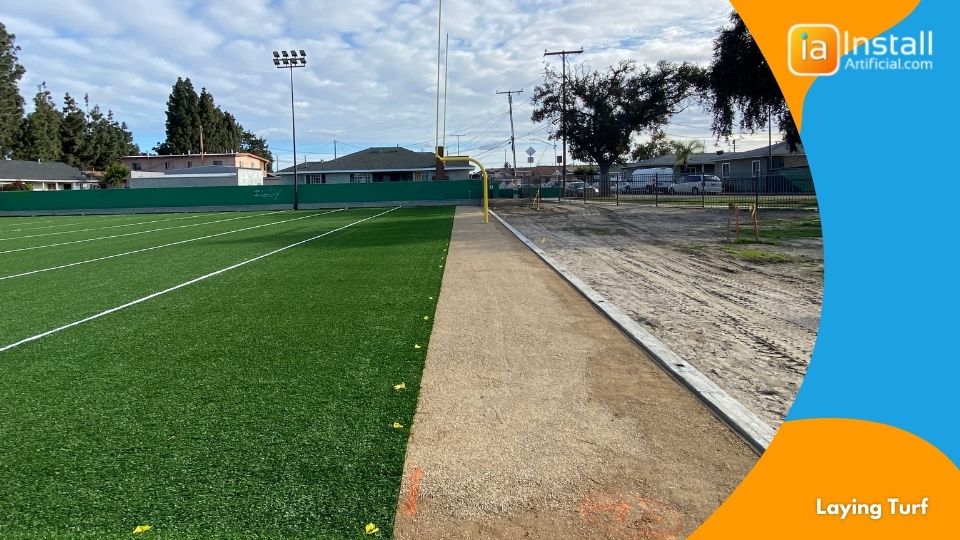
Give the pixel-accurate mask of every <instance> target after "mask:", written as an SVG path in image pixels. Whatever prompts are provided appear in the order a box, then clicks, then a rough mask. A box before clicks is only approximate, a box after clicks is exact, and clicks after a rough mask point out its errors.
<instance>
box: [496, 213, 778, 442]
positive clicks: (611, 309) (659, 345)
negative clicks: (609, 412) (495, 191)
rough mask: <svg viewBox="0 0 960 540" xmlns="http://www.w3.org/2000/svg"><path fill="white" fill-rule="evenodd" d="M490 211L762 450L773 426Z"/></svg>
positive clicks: (722, 417) (669, 371)
mask: <svg viewBox="0 0 960 540" xmlns="http://www.w3.org/2000/svg"><path fill="white" fill-rule="evenodd" d="M490 215H491V216H493V217H495V218H496V219H497V221H499V222H500V223H501V224H503V226H504V227H506V228H507V230H509V231H510V232H511V233H513V235H514V236H516V237H517V238H518V239H519V240H520V241H521V242H523V243H524V244H526V246H527V247H528V248H530V249H531V250H532V251H533V252H534V253H536V254H537V256H539V257H540V258H541V259H542V260H543V262H545V263H547V265H548V266H550V267H551V268H553V270H554V271H555V272H557V273H558V274H560V276H561V277H563V279H565V280H566V281H567V282H568V283H570V285H572V286H573V288H574V289H576V290H577V291H578V292H580V294H582V295H583V296H584V297H585V298H586V299H587V300H589V301H590V303H592V304H593V305H594V307H596V308H597V309H599V310H600V311H601V312H602V313H603V314H604V315H605V316H606V317H607V318H608V319H610V321H611V322H613V324H615V325H616V326H617V327H618V328H620V330H621V331H622V332H623V333H624V334H626V335H627V336H628V337H630V338H631V339H632V340H633V341H634V342H635V343H637V344H638V345H640V347H641V348H643V349H644V350H645V351H646V352H647V354H648V355H649V356H650V358H652V359H653V360H654V361H655V362H656V363H657V364H659V365H660V367H661V368H663V369H664V371H666V372H667V373H668V374H669V375H670V376H671V377H673V378H674V379H676V380H677V381H678V382H679V383H680V384H682V385H683V386H685V387H686V388H687V389H688V390H690V391H691V392H693V394H694V395H695V396H697V397H698V398H699V399H700V400H701V401H702V402H703V403H704V404H705V405H706V406H707V407H708V408H709V409H710V410H711V411H712V412H713V413H714V414H715V415H716V416H717V417H718V418H719V419H720V420H722V421H723V422H724V423H726V424H727V425H729V426H730V428H731V429H733V431H734V432H735V433H736V434H737V435H739V436H740V437H741V438H742V439H743V440H744V441H746V443H747V444H749V445H750V446H751V447H753V449H754V450H755V451H756V452H757V453H763V451H764V450H766V449H767V446H769V445H770V440H771V439H773V435H774V430H773V428H771V427H770V426H768V425H767V424H766V423H765V422H764V421H763V420H761V419H760V418H759V417H758V416H757V415H756V414H754V413H753V412H751V411H750V410H749V409H747V408H746V407H744V406H743V405H742V404H741V403H740V402H739V401H737V400H736V399H734V398H733V397H731V396H730V394H728V393H727V392H726V391H724V390H723V389H722V388H720V387H719V386H717V384H716V383H714V382H713V381H712V380H710V379H709V378H708V377H707V376H706V375H704V374H703V373H701V372H700V370H698V369H697V368H695V367H693V366H692V365H690V363H688V362H686V361H685V360H684V359H683V358H681V357H680V355H678V354H677V353H675V352H673V351H672V350H670V348H669V347H667V346H666V345H664V344H663V342H662V341H660V340H659V339H657V338H656V337H655V336H654V335H653V334H651V333H650V332H648V331H647V330H646V329H645V328H643V327H642V326H641V325H640V324H639V323H637V322H636V321H634V320H633V319H631V318H630V316H629V315H627V314H626V313H624V312H623V311H622V310H621V309H620V308H618V307H617V306H615V305H613V304H611V303H610V302H608V301H607V300H606V299H605V298H604V297H603V296H601V295H600V294H599V293H597V292H596V291H595V290H593V288H591V287H590V286H589V285H587V284H586V283H585V282H583V280H581V279H580V278H578V277H577V276H575V275H574V274H572V273H571V272H570V271H569V270H567V269H566V268H565V267H564V266H563V265H562V264H560V263H559V262H557V261H556V260H554V259H553V258H552V257H550V256H549V255H547V253H546V252H545V251H544V250H542V249H540V247H539V246H537V245H536V244H534V243H533V242H532V241H530V239H529V238H527V237H526V236H524V235H523V233H521V232H520V231H518V230H517V229H515V228H513V226H511V225H510V224H509V223H507V222H506V220H504V219H503V218H501V217H500V216H499V215H497V213H496V212H493V211H490Z"/></svg>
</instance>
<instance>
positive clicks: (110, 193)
mask: <svg viewBox="0 0 960 540" xmlns="http://www.w3.org/2000/svg"><path fill="white" fill-rule="evenodd" d="M298 190H299V200H300V203H301V204H311V203H313V204H339V203H343V204H349V203H377V202H381V201H383V202H402V201H447V200H449V201H463V200H476V201H479V200H480V197H481V195H482V193H483V191H482V184H481V182H480V181H479V180H459V181H441V182H388V183H371V184H301V185H300V186H298ZM267 205H290V206H291V207H292V206H293V186H287V185H284V186H218V187H183V188H151V189H91V190H69V191H4V192H0V213H4V212H70V211H72V210H90V211H96V210H105V211H109V210H118V209H139V208H144V209H146V208H179V209H190V208H202V207H251V206H253V207H256V206H267Z"/></svg>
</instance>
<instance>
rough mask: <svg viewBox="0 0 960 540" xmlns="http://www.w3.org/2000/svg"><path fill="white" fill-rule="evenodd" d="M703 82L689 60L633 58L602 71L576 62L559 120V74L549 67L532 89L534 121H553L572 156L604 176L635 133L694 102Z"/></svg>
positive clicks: (704, 76) (657, 125)
mask: <svg viewBox="0 0 960 540" xmlns="http://www.w3.org/2000/svg"><path fill="white" fill-rule="evenodd" d="M706 82H707V74H706V71H705V70H704V69H703V68H702V67H699V66H696V65H694V64H689V63H682V64H673V63H668V62H659V63H658V64H657V65H656V66H652V67H651V66H643V67H642V68H638V67H637V65H636V63H635V62H633V61H622V62H620V63H619V64H618V65H616V66H611V67H610V68H608V69H607V70H606V71H602V72H601V71H594V72H590V71H588V70H587V69H586V68H585V67H584V66H583V65H578V66H575V67H574V68H573V70H572V74H568V76H567V92H566V104H567V118H566V122H563V103H564V99H563V79H562V76H561V74H560V73H558V72H557V71H556V70H554V69H552V68H550V67H547V68H546V69H545V77H544V82H543V84H541V85H539V86H537V87H536V88H535V89H534V92H533V100H532V102H533V104H534V111H533V115H532V120H533V121H534V122H542V121H545V120H546V121H549V122H550V123H551V124H553V125H554V126H555V130H554V135H553V138H556V139H559V138H561V137H562V136H563V135H564V134H566V136H567V142H568V143H569V144H570V152H571V155H572V156H573V158H574V159H579V160H584V161H588V160H589V161H592V162H594V163H596V164H597V167H598V168H599V169H600V174H601V175H602V176H606V175H607V174H608V172H609V170H610V166H611V165H612V164H613V163H615V162H616V161H617V160H619V159H620V158H621V157H622V156H624V155H626V154H627V153H628V152H629V151H630V143H631V139H632V137H633V135H634V134H637V133H642V132H644V131H649V132H653V133H655V132H656V131H657V130H658V129H659V128H660V127H662V126H663V125H665V124H666V123H667V122H668V121H669V119H670V117H671V116H673V115H674V114H676V113H678V112H680V111H681V110H683V109H684V108H685V107H686V106H687V105H688V104H690V103H692V101H693V100H692V99H691V98H695V97H697V96H699V95H700V92H701V91H702V89H703V88H704V87H705V86H706Z"/></svg>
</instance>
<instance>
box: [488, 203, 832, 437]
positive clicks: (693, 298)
mask: <svg viewBox="0 0 960 540" xmlns="http://www.w3.org/2000/svg"><path fill="white" fill-rule="evenodd" d="M496 211H497V213H498V214H500V215H501V216H502V217H504V218H505V219H506V220H507V221H508V222H509V223H510V224H511V225H513V226H514V227H516V228H517V229H519V230H520V231H521V232H522V233H523V234H524V235H526V236H527V237H528V238H530V240H532V241H534V242H535V243H537V245H539V246H540V247H541V248H543V249H544V250H546V251H547V252H548V253H549V254H550V255H551V256H552V257H554V258H555V259H557V260H558V261H559V262H560V263H562V264H563V265H565V266H566V267H567V268H568V269H570V270H571V271H572V272H573V273H574V274H576V275H577V276H579V277H580V278H581V279H583V280H584V281H586V282H587V283H588V284H589V285H590V286H591V287H593V288H594V289H596V290H597V292H599V293H600V294H602V295H603V296H605V297H606V298H607V299H608V300H610V301H611V302H613V303H614V304H616V305H617V306H618V307H620V308H621V309H622V310H624V311H625V312H627V313H628V314H629V315H630V316H631V317H633V318H634V319H635V320H636V321H637V322H639V323H641V324H643V325H645V326H646V327H647V328H648V329H649V330H650V331H651V333H653V334H654V335H655V336H656V337H657V338H659V339H660V340H661V341H663V342H664V343H665V344H666V345H667V346H668V347H670V348H671V349H673V350H674V351H675V352H677V353H678V354H679V355H680V356H681V357H683V358H684V359H686V360H687V361H689V362H690V363H691V364H693V365H694V366H696V367H697V368H698V369H700V370H701V371H702V372H703V373H704V374H706V375H707V376H708V377H711V378H712V379H713V380H714V382H716V383H717V384H718V385H720V387H722V388H723V389H724V390H726V391H727V392H728V393H730V394H731V395H732V396H733V397H734V398H735V399H737V400H739V401H740V402H741V403H743V404H744V405H745V406H746V407H747V408H749V409H750V410H752V411H753V412H754V413H756V414H757V415H758V416H760V418H762V419H763V420H765V421H766V422H767V423H769V424H770V425H771V426H772V427H774V428H776V427H777V426H779V425H780V423H781V422H782V420H783V417H784V416H785V415H786V413H787V410H788V409H789V407H790V405H791V404H792V403H793V400H794V397H795V396H796V393H797V390H798V389H799V385H800V383H801V381H802V380H803V377H804V375H805V373H806V369H807V364H808V362H809V360H810V355H811V353H812V351H813V344H814V340H815V338H816V335H817V325H818V323H819V320H820V307H821V303H822V297H823V247H822V241H821V239H820V238H793V239H789V238H784V239H776V240H772V241H767V243H764V244H750V245H745V244H732V243H729V242H728V241H727V238H728V234H727V232H726V227H727V222H728V218H729V211H728V210H726V209H709V208H708V209H701V208H656V207H652V206H635V205H620V206H613V205H601V204H588V205H584V204H583V203H574V202H570V203H549V204H545V205H544V207H543V210H541V211H535V210H533V209H532V208H529V207H523V206H516V205H513V206H501V207H500V208H496ZM817 217H818V216H817V214H816V213H813V212H800V211H779V210H777V211H774V210H768V211H761V215H760V224H761V227H762V228H764V229H768V228H776V227H781V226H785V224H786V225H789V224H792V223H796V222H797V221H802V220H808V221H809V220H810V219H811V218H813V219H816V218H817ZM749 219H750V216H749V214H748V213H745V212H744V213H742V214H741V220H742V223H744V224H746V225H747V227H748V228H749V227H751V225H749ZM751 230H752V229H751ZM747 236H748V235H747V234H743V236H742V238H745V237H747ZM505 277H506V276H505ZM571 324H575V323H574V321H569V320H567V321H559V322H557V326H559V327H560V328H558V329H557V330H558V331H561V332H562V331H564V330H563V327H565V326H569V325H571Z"/></svg>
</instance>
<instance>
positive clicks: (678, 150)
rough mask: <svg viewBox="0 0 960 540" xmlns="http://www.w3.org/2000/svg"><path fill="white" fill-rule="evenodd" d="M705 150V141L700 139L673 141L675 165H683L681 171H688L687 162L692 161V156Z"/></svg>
mask: <svg viewBox="0 0 960 540" xmlns="http://www.w3.org/2000/svg"><path fill="white" fill-rule="evenodd" d="M705 150H706V147H705V146H704V145H703V141H698V140H696V139H691V140H689V141H673V153H674V160H673V166H674V167H677V166H682V167H683V168H682V170H681V172H687V162H688V161H690V156H692V155H693V154H696V153H697V152H703V151H705Z"/></svg>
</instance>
